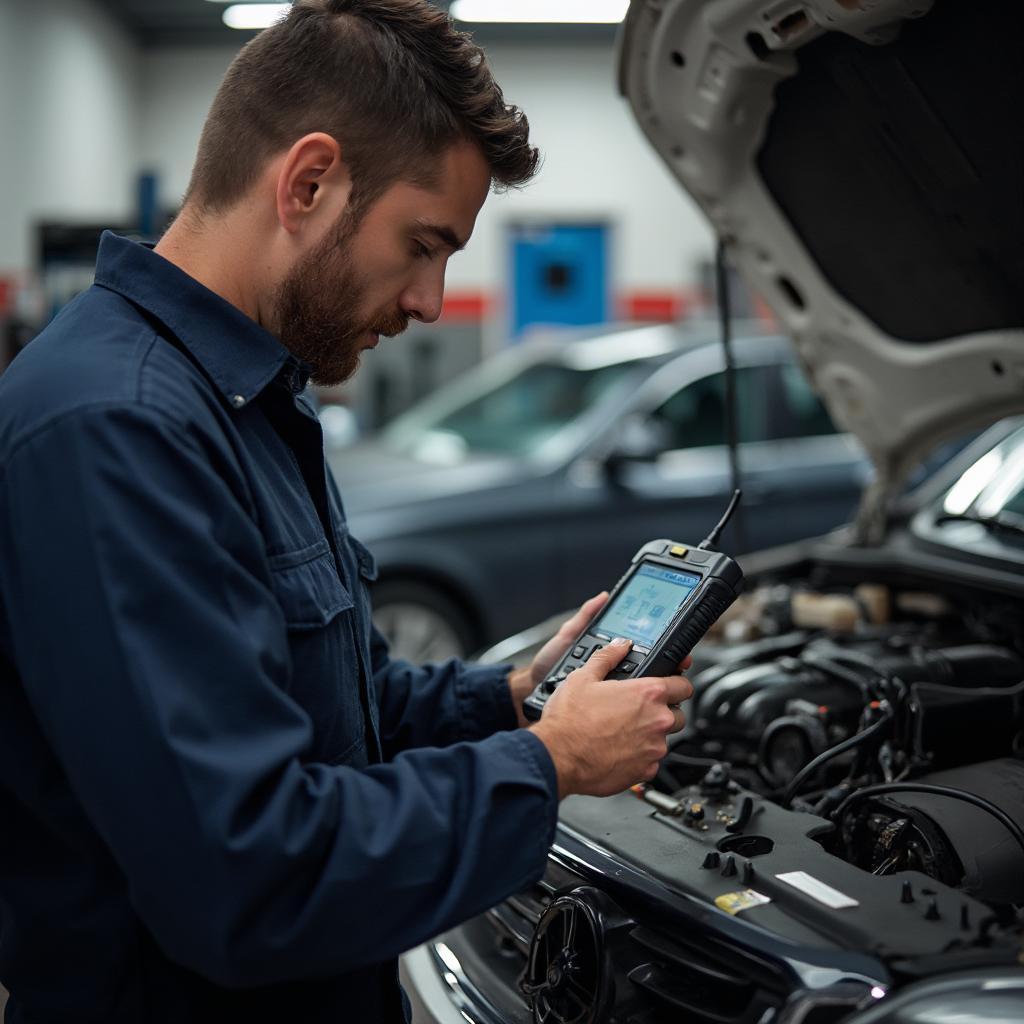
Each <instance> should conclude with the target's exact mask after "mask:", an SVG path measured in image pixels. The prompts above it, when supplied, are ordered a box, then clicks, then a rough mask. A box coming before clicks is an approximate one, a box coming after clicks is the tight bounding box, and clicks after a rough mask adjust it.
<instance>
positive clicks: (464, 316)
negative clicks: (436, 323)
mask: <svg viewBox="0 0 1024 1024" xmlns="http://www.w3.org/2000/svg"><path fill="white" fill-rule="evenodd" d="M490 308H491V303H490V300H489V297H488V296H487V293H486V292H448V293H447V294H446V295H445V297H444V305H442V307H441V319H442V320H444V321H446V322H447V323H476V322H477V321H479V320H483V318H484V317H485V316H486V315H487V314H488V312H489V311H490Z"/></svg>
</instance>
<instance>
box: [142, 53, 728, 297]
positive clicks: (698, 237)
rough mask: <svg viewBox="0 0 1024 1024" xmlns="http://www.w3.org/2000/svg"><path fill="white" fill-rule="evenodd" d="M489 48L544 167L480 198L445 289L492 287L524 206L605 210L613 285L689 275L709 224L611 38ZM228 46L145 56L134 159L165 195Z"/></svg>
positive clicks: (184, 162) (179, 171)
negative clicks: (527, 181)
mask: <svg viewBox="0 0 1024 1024" xmlns="http://www.w3.org/2000/svg"><path fill="white" fill-rule="evenodd" d="M488 53H489V56H490V60H491V63H492V65H493V67H494V70H495V74H496V77H497V78H498V80H499V81H500V82H501V85H502V88H503V90H504V92H505V95H506V97H507V98H508V100H509V101H510V102H513V103H516V104H518V105H519V106H521V107H522V108H523V109H524V110H525V111H526V112H527V115H528V116H529V118H530V124H531V129H532V136H533V138H534V140H535V141H536V143H537V144H538V145H539V146H540V147H541V150H542V151H543V153H544V166H543V169H542V171H541V173H540V175H539V176H538V178H537V179H536V180H535V181H534V182H533V183H532V184H531V185H530V186H529V187H528V188H527V189H526V190H525V191H523V192H513V193H511V194H509V195H506V196H492V197H491V198H490V199H489V200H488V202H487V204H486V205H485V207H484V210H483V212H482V213H481V215H480V219H479V220H478V222H477V230H476V233H475V235H474V238H473V241H472V242H471V243H470V245H469V248H468V249H467V251H466V252H465V253H462V254H460V255H459V256H457V257H455V258H454V259H453V260H452V262H451V264H450V269H449V273H448V287H449V289H463V288H465V289H476V288H482V289H486V290H489V291H493V290H495V289H497V288H498V287H499V285H500V282H501V281H502V278H503V267H504V264H503V259H504V247H503V237H504V235H503V229H504V223H505V222H506V221H507V220H510V219H516V218H519V217H532V216H538V217H544V218H548V219H552V220H557V219H558V218H559V217H565V218H568V219H570V220H571V219H573V218H578V217H580V216H587V217H593V216H597V217H602V218H606V219H608V220H610V221H611V222H612V223H613V224H614V225H615V231H616V234H615V241H614V266H613V274H614V284H615V286H616V288H617V289H618V290H623V289H647V288H650V289H669V288H674V287H677V286H679V285H680V284H681V283H682V282H684V281H689V280H691V279H692V277H693V267H694V264H695V261H696V259H697V258H699V257H708V256H710V255H711V253H712V250H713V243H712V239H711V233H710V231H709V230H708V228H707V226H706V224H705V222H704V219H703V216H702V215H701V214H700V212H699V211H698V210H697V208H696V207H695V206H694V205H693V204H692V203H691V202H690V201H689V199H688V198H687V197H686V196H684V194H683V193H682V191H681V190H680V189H679V188H678V187H677V186H676V185H675V183H674V180H673V179H672V178H671V177H670V175H669V173H668V172H667V171H666V170H665V169H664V168H663V166H662V164H661V163H660V161H658V160H657V158H656V157H655V156H654V154H653V152H652V151H651V150H650V148H649V147H648V145H647V143H646V141H645V140H644V139H643V137H642V136H641V134H640V131H639V129H638V128H636V127H635V125H634V123H633V120H632V116H631V115H630V113H629V110H628V108H627V107H626V104H625V102H624V101H623V100H622V99H620V98H619V96H618V95H617V93H616V91H615V70H614V56H613V52H612V48H611V46H610V45H601V44H591V45H585V46H580V45H571V46H557V45H543V46H538V45H532V46H512V45H505V46H496V47H490V48H488ZM233 56H234V51H231V50H220V49H217V50H202V49H196V50H180V49H179V50H165V51H161V52H156V53H152V54H147V55H146V61H145V65H144V68H143V78H142V83H143V84H142V109H143V117H142V136H141V160H142V163H143V164H144V165H145V166H146V167H148V168H152V169H154V170H156V171H157V172H158V174H159V176H160V181H161V195H162V199H163V201H164V202H165V203H167V204H168V205H174V204H176V203H177V201H178V200H179V199H180V197H181V195H182V194H183V193H184V191H185V188H186V186H187V185H188V178H189V172H190V170H191V166H192V157H193V154H194V152H195V147H196V143H197V142H198V139H199V132H200V129H201V127H202V123H203V119H204V117H205V116H206V111H207V109H208V107H209V105H210V102H211V100H212V98H213V94H214V92H215V90H216V88H217V85H218V84H219V82H220V79H221V77H222V76H223V74H224V71H225V70H226V69H227V66H228V64H229V63H230V61H231V59H232V57H233Z"/></svg>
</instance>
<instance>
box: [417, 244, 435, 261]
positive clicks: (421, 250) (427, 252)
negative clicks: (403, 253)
mask: <svg viewBox="0 0 1024 1024" xmlns="http://www.w3.org/2000/svg"><path fill="white" fill-rule="evenodd" d="M413 254H414V255H416V256H418V257H420V258H421V259H425V260H429V259H430V257H431V256H433V255H434V253H433V250H431V249H428V248H427V247H426V246H425V245H424V244H423V243H422V242H413Z"/></svg>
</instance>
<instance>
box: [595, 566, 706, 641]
mask: <svg viewBox="0 0 1024 1024" xmlns="http://www.w3.org/2000/svg"><path fill="white" fill-rule="evenodd" d="M700 580H701V577H700V576H698V575H697V574H696V573H689V572H676V571H675V570H674V569H666V568H664V567H663V566H660V565H647V564H642V565H641V566H640V568H639V569H638V570H637V571H636V572H635V573H634V574H633V576H632V577H631V578H630V580H629V582H628V583H627V584H626V585H625V586H624V587H623V588H622V590H621V591H620V592H619V594H618V596H617V597H616V598H615V600H614V601H612V603H611V604H610V605H609V606H608V607H607V608H606V609H605V611H604V614H603V615H602V616H601V618H600V619H599V620H598V621H597V622H596V623H595V625H594V627H593V630H594V632H597V633H602V634H606V635H608V636H625V637H629V639H630V640H632V641H633V642H634V643H638V644H642V645H643V646H644V647H653V646H654V644H655V643H656V642H657V641H658V639H659V637H660V636H661V634H662V633H664V632H665V628H666V627H667V626H668V624H669V623H670V622H671V621H672V619H673V617H674V616H675V614H676V612H678V611H679V609H680V607H681V606H682V604H683V602H684V601H685V600H686V599H687V598H688V597H689V596H690V594H692V593H693V591H694V590H695V589H696V587H697V584H698V583H700Z"/></svg>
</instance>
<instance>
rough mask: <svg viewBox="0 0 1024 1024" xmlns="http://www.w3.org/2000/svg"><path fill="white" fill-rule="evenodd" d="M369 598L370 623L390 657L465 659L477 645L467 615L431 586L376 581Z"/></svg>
mask: <svg viewBox="0 0 1024 1024" xmlns="http://www.w3.org/2000/svg"><path fill="white" fill-rule="evenodd" d="M372 597H373V624H374V625H375V626H376V627H377V628H378V629H379V630H380V631H381V633H383V634H384V638H385V639H386V640H387V641H388V644H389V645H390V647H391V656H392V657H393V658H402V659H405V660H406V661H411V662H413V663H414V664H423V663H424V662H427V661H443V660H444V659H445V658H465V657H467V656H468V655H469V654H471V653H472V652H473V651H475V650H476V649H477V647H478V646H479V643H478V641H477V638H476V636H475V632H474V630H473V628H472V626H471V624H470V622H469V619H468V617H467V616H466V614H465V613H464V612H463V611H462V609H461V608H459V606H458V605H457V604H456V603H455V602H454V601H452V600H451V598H449V597H447V596H446V595H445V594H444V593H442V592H441V591H439V590H436V589H435V588H433V587H430V586H427V585H425V584H422V583H414V582H411V581H409V582H406V581H401V580H393V581H387V582H384V583H378V584H377V585H376V586H375V587H374V588H373V594H372Z"/></svg>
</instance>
